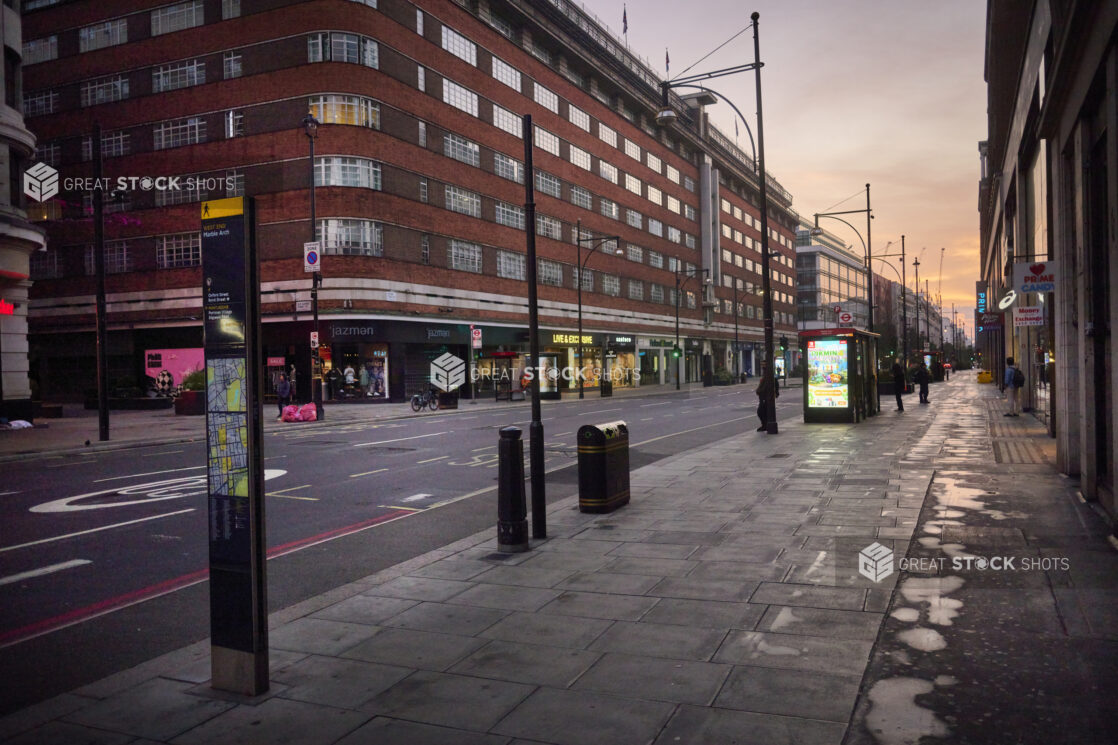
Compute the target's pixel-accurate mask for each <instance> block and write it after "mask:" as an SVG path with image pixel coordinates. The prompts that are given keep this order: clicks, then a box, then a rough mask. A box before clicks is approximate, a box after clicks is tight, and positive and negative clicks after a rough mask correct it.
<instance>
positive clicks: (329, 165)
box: [314, 155, 381, 190]
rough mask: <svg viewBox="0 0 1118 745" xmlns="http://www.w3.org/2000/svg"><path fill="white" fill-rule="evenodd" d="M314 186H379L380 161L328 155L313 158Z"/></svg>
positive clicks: (368, 187)
mask: <svg viewBox="0 0 1118 745" xmlns="http://www.w3.org/2000/svg"><path fill="white" fill-rule="evenodd" d="M314 185H315V186H356V187H362V188H365V189H378V190H379V189H380V188H381V169H380V163H377V162H376V161H373V160H369V159H368V158H353V157H345V156H337V155H329V156H325V157H322V158H315V162H314Z"/></svg>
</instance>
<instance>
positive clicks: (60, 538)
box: [0, 507, 194, 553]
mask: <svg viewBox="0 0 1118 745" xmlns="http://www.w3.org/2000/svg"><path fill="white" fill-rule="evenodd" d="M188 512H194V508H193V507H191V508H190V509H188V510H179V511H178V512H168V513H167V514H165V515H151V516H149V517H141V518H139V519H137V520H128V521H127V522H123V523H113V524H112V525H102V526H101V527H100V528H90V529H89V530H80V531H78V532H77V533H67V534H66V535H56V536H54V537H53V538H41V539H39V540H37V541H30V542H28V543H20V544H17V545H15V546H4V547H3V548H0V553H4V552H5V551H15V550H16V549H17V548H27V547H29V546H39V545H42V544H44V543H53V542H54V541H63V540H66V539H67V538H77V537H78V536H81V535H89V534H90V533H99V532H101V531H102V530H112V529H113V528H123V527H126V526H128V525H135V524H136V523H143V522H147V521H148V520H159V519H160V518H164V517H174V516H175V515H185V514H186V513H188Z"/></svg>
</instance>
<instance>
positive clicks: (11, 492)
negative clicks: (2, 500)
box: [0, 491, 19, 497]
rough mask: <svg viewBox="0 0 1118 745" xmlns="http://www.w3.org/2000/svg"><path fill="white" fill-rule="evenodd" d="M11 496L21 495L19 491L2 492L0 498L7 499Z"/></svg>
mask: <svg viewBox="0 0 1118 745" xmlns="http://www.w3.org/2000/svg"><path fill="white" fill-rule="evenodd" d="M10 494H19V492H18V491H0V497H6V496H8V495H10Z"/></svg>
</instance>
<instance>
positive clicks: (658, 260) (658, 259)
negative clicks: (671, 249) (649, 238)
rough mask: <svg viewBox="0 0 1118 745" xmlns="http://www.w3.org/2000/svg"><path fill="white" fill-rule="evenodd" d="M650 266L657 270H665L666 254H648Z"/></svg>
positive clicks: (654, 252) (656, 252)
mask: <svg viewBox="0 0 1118 745" xmlns="http://www.w3.org/2000/svg"><path fill="white" fill-rule="evenodd" d="M648 265H649V266H652V267H656V268H657V269H663V268H664V254H662V253H660V252H659V251H649V252H648Z"/></svg>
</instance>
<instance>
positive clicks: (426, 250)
mask: <svg viewBox="0 0 1118 745" xmlns="http://www.w3.org/2000/svg"><path fill="white" fill-rule="evenodd" d="M419 261H420V263H421V264H423V265H424V266H429V265H430V264H431V236H429V235H427V234H426V233H425V234H423V235H422V236H421V237H420V239H419Z"/></svg>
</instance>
